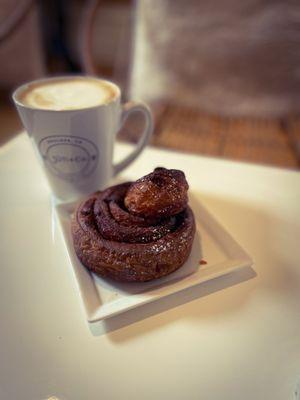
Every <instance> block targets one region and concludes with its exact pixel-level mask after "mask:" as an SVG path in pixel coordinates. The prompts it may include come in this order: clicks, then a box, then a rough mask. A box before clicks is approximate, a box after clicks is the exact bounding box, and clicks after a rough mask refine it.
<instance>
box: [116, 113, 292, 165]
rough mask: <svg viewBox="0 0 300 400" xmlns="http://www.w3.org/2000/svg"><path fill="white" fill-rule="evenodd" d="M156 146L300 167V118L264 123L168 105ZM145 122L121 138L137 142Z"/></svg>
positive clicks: (133, 125) (158, 124) (131, 127)
mask: <svg viewBox="0 0 300 400" xmlns="http://www.w3.org/2000/svg"><path fill="white" fill-rule="evenodd" d="M156 114H157V116H156V124H155V132H154V135H153V137H152V140H151V144H152V145H154V146H158V147H162V148H169V149H174V150H181V151H185V152H192V153H196V154H203V155H207V156H214V157H222V158H227V159H232V160H238V161H247V162H253V163H258V164H268V165H274V166H279V167H287V168H299V167H300V157H299V156H300V118H299V119H298V118H296V117H293V118H289V119H286V120H262V119H252V118H239V119H232V118H224V117H218V116H210V115H207V114H204V113H201V112H199V111H198V110H194V109H188V108H183V107H179V106H174V105H168V106H166V107H164V108H163V109H162V110H160V111H159V112H158V113H156ZM141 129H142V122H141V121H138V120H137V119H135V120H134V121H131V122H130V123H128V124H127V126H126V127H125V128H124V129H123V130H122V132H121V134H120V137H121V138H122V139H124V140H128V141H130V142H136V140H137V138H138V133H137V132H138V131H140V130H141Z"/></svg>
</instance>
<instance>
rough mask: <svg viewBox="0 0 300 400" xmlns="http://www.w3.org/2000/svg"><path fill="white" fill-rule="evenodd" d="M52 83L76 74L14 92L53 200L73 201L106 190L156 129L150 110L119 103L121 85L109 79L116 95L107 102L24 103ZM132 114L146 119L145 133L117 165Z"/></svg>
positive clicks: (21, 88)
mask: <svg viewBox="0 0 300 400" xmlns="http://www.w3.org/2000/svg"><path fill="white" fill-rule="evenodd" d="M76 78H78V77H76ZM79 78H80V79H85V78H88V79H90V77H84V76H82V77H79ZM54 79H55V80H57V79H63V80H66V79H70V80H72V79H74V76H70V77H61V78H57V77H55V78H47V79H42V80H39V81H35V82H30V83H27V84H25V85H22V86H20V87H19V88H18V89H17V90H16V91H15V92H14V93H13V100H14V103H15V105H16V108H17V110H18V112H19V115H20V117H21V120H22V122H23V125H24V127H25V129H26V131H27V132H28V135H29V136H30V138H31V139H32V141H33V143H34V147H35V149H36V150H37V153H38V157H39V159H40V160H41V162H42V165H43V167H44V170H45V173H46V176H47V178H48V181H49V183H50V186H51V189H52V191H53V193H54V195H55V197H57V198H58V199H60V200H63V201H70V200H75V199H77V198H80V197H82V196H83V195H85V194H89V193H92V192H93V191H96V190H98V189H101V188H103V187H105V186H106V185H107V184H108V183H109V180H110V179H111V178H112V177H113V176H114V175H115V174H117V173H118V172H120V171H121V170H123V169H124V168H125V167H126V166H128V165H129V164H130V163H131V162H132V161H133V160H134V159H135V158H136V157H137V156H138V155H139V154H140V152H141V151H142V149H143V148H144V147H145V145H146V144H147V142H148V140H149V138H150V136H151V134H152V131H153V119H152V114H151V111H150V109H149V108H148V107H147V106H146V105H145V104H143V103H140V102H128V103H125V104H121V102H120V97H121V91H120V89H119V87H118V86H117V85H115V84H113V83H112V82H108V81H104V82H108V83H109V84H110V85H113V87H114V89H115V91H116V96H115V97H114V98H113V99H112V100H111V101H109V102H108V103H107V104H100V105H96V106H93V107H88V108H81V109H80V108H79V109H72V110H58V111H57V110H49V109H41V108H37V107H32V106H28V105H26V104H24V102H22V101H21V95H22V93H24V91H26V90H28V88H29V85H32V84H43V83H48V82H50V81H51V80H54ZM92 79H96V78H92ZM101 81H102V82H103V80H101ZM133 112H140V113H142V114H143V115H144V118H145V128H144V131H143V133H142V135H141V138H140V140H139V142H138V143H137V146H136V147H135V149H134V150H133V151H132V152H131V154H129V155H128V156H127V157H126V158H125V159H124V160H122V161H121V162H119V163H118V164H116V165H113V162H112V159H113V147H114V143H115V138H116V134H117V133H118V131H119V129H120V127H121V126H122V124H123V123H124V121H125V120H126V119H127V117H128V116H129V114H131V113H133Z"/></svg>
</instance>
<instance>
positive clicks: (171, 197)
mask: <svg viewBox="0 0 300 400" xmlns="http://www.w3.org/2000/svg"><path fill="white" fill-rule="evenodd" d="M188 188H189V185H188V183H187V181H186V179H185V175H184V173H183V172H182V171H179V170H177V169H166V168H155V170H154V171H153V172H151V173H150V174H148V175H146V176H144V177H142V178H141V179H138V180H137V181H136V182H133V183H132V184H131V185H130V187H129V189H128V191H127V193H126V195H125V198H124V204H125V206H126V208H127V210H128V211H129V212H130V213H131V214H133V215H137V216H141V217H144V218H152V219H153V218H155V219H160V218H162V217H171V216H173V215H176V214H178V213H180V212H181V211H183V210H184V209H185V208H186V206H187V203H188V195H187V191H188Z"/></svg>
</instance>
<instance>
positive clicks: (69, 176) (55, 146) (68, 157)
mask: <svg viewBox="0 0 300 400" xmlns="http://www.w3.org/2000/svg"><path fill="white" fill-rule="evenodd" d="M39 149H40V153H41V156H42V158H43V160H44V162H45V165H46V166H47V167H48V169H49V170H50V171H51V172H52V173H53V174H54V175H56V176H58V177H60V178H62V179H64V180H67V181H74V180H77V179H84V178H86V177H88V176H89V175H90V174H91V173H92V172H93V171H94V170H95V168H96V166H97V163H98V159H99V151H98V149H97V147H96V146H95V144H94V143H93V142H91V141H90V140H87V139H84V138H82V137H79V136H66V135H54V136H48V137H46V138H44V139H42V140H41V141H40V143H39Z"/></svg>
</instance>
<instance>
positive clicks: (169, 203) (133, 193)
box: [72, 168, 195, 282]
mask: <svg viewBox="0 0 300 400" xmlns="http://www.w3.org/2000/svg"><path fill="white" fill-rule="evenodd" d="M187 190H188V184H187V182H186V179H185V176H184V174H183V172H181V171H178V170H167V169H165V168H156V169H155V170H154V172H152V173H151V174H149V175H147V176H145V177H143V178H141V179H139V180H137V181H136V182H127V183H123V184H120V185H116V186H112V187H110V188H108V189H106V190H104V191H99V192H96V193H94V194H92V195H90V196H89V197H88V198H87V199H86V200H85V201H84V202H83V203H81V204H80V205H79V207H78V208H77V210H76V211H75V213H74V215H73V217H72V235H73V242H74V247H75V251H76V254H77V256H78V258H79V259H80V260H81V262H82V263H83V264H84V265H85V266H86V267H87V268H88V269H89V270H91V271H93V272H95V273H96V274H99V275H101V276H104V277H110V278H112V279H115V280H118V281H131V282H134V281H139V282H142V281H149V280H152V279H156V278H160V277H162V276H164V275H167V274H169V273H171V272H173V271H175V270H176V269H178V268H179V267H181V266H182V265H183V264H184V262H185V261H186V259H187V258H188V256H189V254H190V251H191V247H192V242H193V238H194V234H195V221H194V215H193V212H192V210H191V209H190V207H189V206H188V204H187V202H188V196H187Z"/></svg>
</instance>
